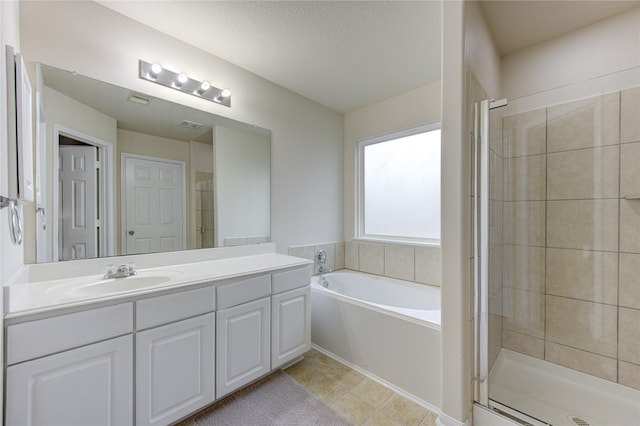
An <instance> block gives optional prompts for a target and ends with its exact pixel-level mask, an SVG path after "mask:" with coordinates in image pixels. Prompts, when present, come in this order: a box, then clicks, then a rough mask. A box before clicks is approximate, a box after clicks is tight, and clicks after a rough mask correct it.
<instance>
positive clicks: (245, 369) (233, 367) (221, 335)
mask: <svg viewBox="0 0 640 426" xmlns="http://www.w3.org/2000/svg"><path fill="white" fill-rule="evenodd" d="M270 311H271V298H270V297H266V298H264V299H260V300H256V301H253V302H249V303H244V304H242V305H238V306H234V307H233V308H228V309H223V310H221V311H218V312H216V348H217V351H216V397H217V398H218V399H219V398H221V397H222V396H224V395H226V394H228V393H229V392H232V391H234V390H236V389H238V388H239V387H241V386H243V385H246V384H247V383H249V382H251V381H253V380H255V379H257V378H259V377H260V376H263V375H264V374H266V373H268V372H269V371H270V370H271V368H270V367H271V349H270V348H271V345H270V341H271V333H270V328H271V314H270Z"/></svg>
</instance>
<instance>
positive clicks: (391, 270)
mask: <svg viewBox="0 0 640 426" xmlns="http://www.w3.org/2000/svg"><path fill="white" fill-rule="evenodd" d="M384 275H385V276H387V277H391V278H397V279H400V280H407V281H413V280H414V279H415V255H414V249H413V247H410V246H397V245H393V246H384Z"/></svg>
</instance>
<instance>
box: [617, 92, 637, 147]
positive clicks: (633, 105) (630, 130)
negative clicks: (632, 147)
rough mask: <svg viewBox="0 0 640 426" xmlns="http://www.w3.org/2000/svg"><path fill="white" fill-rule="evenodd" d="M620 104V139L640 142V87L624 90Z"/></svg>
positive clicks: (624, 141)
mask: <svg viewBox="0 0 640 426" xmlns="http://www.w3.org/2000/svg"><path fill="white" fill-rule="evenodd" d="M620 105H621V107H620V127H621V132H620V141H621V142H622V143H626V142H640V120H638V117H640V87H636V88H633V89H627V90H623V91H622V94H621V99H620Z"/></svg>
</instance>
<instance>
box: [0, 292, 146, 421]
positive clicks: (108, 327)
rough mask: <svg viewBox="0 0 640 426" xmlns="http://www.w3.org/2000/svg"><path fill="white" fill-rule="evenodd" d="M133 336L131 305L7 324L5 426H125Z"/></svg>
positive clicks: (130, 399) (130, 418)
mask: <svg viewBox="0 0 640 426" xmlns="http://www.w3.org/2000/svg"><path fill="white" fill-rule="evenodd" d="M132 331H133V306H132V303H125V304H120V305H115V306H109V307H105V308H98V309H94V310H91V311H83V312H76V313H72V314H67V315H61V316H57V317H52V318H46V319H40V320H36V321H30V322H24V323H19V324H14V325H9V326H8V327H7V345H8V346H7V363H8V364H9V366H8V367H7V375H6V380H7V382H6V424H7V425H44V424H51V425H53V424H56V425H118V426H120V425H131V424H132V423H133V381H132V380H131V377H132V375H133V337H132V334H131V332H132ZM123 334H124V335H123ZM118 335H120V337H115V336H118ZM103 339H106V340H103ZM101 340H102V341H101ZM95 342H98V343H95Z"/></svg>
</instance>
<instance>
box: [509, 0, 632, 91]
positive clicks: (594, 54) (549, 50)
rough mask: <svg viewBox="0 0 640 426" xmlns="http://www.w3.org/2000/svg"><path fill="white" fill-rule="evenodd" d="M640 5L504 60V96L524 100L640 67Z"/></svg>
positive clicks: (518, 52) (521, 51) (516, 53)
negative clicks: (562, 87) (566, 86)
mask: <svg viewBox="0 0 640 426" xmlns="http://www.w3.org/2000/svg"><path fill="white" fill-rule="evenodd" d="M639 28H640V7H639V8H635V9H632V10H630V11H628V12H625V13H623V14H620V15H617V16H614V17H612V18H609V19H606V20H604V21H601V22H599V23H596V24H594V25H590V26H588V27H584V28H581V29H579V30H576V31H573V32H571V33H569V34H566V35H563V36H560V37H557V38H555V39H552V40H549V41H546V42H544V43H540V44H537V45H535V46H531V47H529V48H527V49H523V50H520V51H517V52H514V53H512V54H511V55H508V56H505V57H504V58H502V87H503V91H502V95H503V96H506V97H508V98H511V99H513V98H518V97H521V96H525V95H530V94H534V93H538V92H540V91H543V90H548V89H552V88H557V87H561V86H565V85H569V84H574V83H578V82H582V81H585V80H589V79H592V78H595V77H599V76H603V75H606V74H610V73H614V72H618V71H621V70H625V69H629V68H633V67H640V30H638V29H639Z"/></svg>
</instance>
